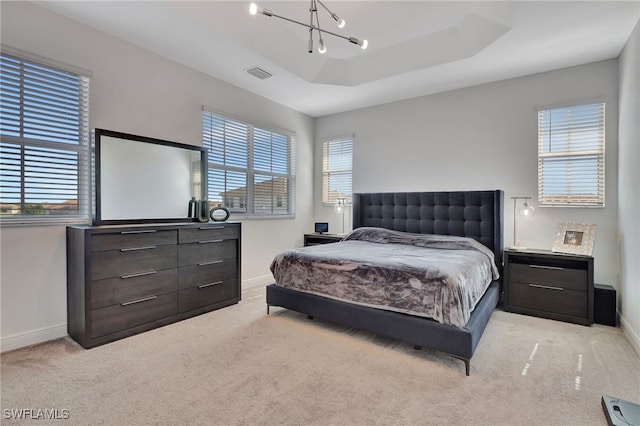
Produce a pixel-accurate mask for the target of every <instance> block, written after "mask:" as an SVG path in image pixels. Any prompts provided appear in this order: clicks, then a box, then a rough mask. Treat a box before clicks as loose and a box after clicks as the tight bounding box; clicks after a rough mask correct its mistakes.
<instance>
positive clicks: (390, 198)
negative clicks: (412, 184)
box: [353, 190, 504, 271]
mask: <svg viewBox="0 0 640 426" xmlns="http://www.w3.org/2000/svg"><path fill="white" fill-rule="evenodd" d="M503 216H504V193H503V191H501V190H495V191H453V192H383V193H372V194H353V228H354V229H355V228H360V227H363V226H375V227H378V228H386V229H393V230H396V231H404V232H413V233H417V234H439V235H456V236H460V237H470V238H473V239H475V240H477V241H480V242H481V243H482V244H484V245H485V246H487V247H488V248H489V249H491V250H492V251H493V253H494V255H495V260H496V265H497V266H498V268H499V269H500V270H501V271H502V251H503V249H504V242H503V224H504V217H503Z"/></svg>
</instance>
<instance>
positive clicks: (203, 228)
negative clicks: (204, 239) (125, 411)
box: [198, 226, 224, 231]
mask: <svg viewBox="0 0 640 426" xmlns="http://www.w3.org/2000/svg"><path fill="white" fill-rule="evenodd" d="M198 229H200V230H203V231H204V230H206V229H224V226H207V227H202V228H198Z"/></svg>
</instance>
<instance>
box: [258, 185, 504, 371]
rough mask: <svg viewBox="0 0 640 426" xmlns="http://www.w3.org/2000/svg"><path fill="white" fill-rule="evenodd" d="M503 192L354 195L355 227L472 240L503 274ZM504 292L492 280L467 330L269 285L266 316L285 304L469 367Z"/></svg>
mask: <svg viewBox="0 0 640 426" xmlns="http://www.w3.org/2000/svg"><path fill="white" fill-rule="evenodd" d="M503 206H504V194H503V192H502V191H501V190H495V191H457V192H393V193H374V194H353V228H354V229H355V228H359V227H363V226H375V227H379V228H387V229H392V230H396V231H404V232H413V233H420V234H441V235H456V236H462V237H471V238H473V239H475V240H477V241H479V242H481V243H482V244H484V245H485V246H487V247H488V248H489V249H490V250H492V251H493V253H494V256H495V261H496V265H497V266H498V270H499V271H500V276H502V253H503V249H504V243H503V215H504V212H503V209H504V208H503ZM501 294H502V284H501V279H498V280H496V281H493V282H492V283H491V284H490V286H489V288H488V289H487V291H486V292H485V294H484V296H483V297H482V299H481V300H480V301H479V302H478V304H477V305H476V308H475V309H474V311H473V312H472V314H471V318H470V319H469V321H468V322H467V324H466V325H465V326H464V327H462V328H461V327H456V326H453V325H447V324H441V323H439V322H437V321H434V320H431V319H428V318H423V317H417V316H412V315H408V314H403V313H398V312H392V311H385V310H382V309H376V308H370V307H366V306H360V305H355V304H352V303H347V302H343V301H339V300H333V299H329V298H326V297H322V296H317V295H314V294H309V293H303V292H300V291H296V290H291V289H288V288H284V287H279V286H278V285H277V284H271V285H268V286H267V314H268V313H269V307H270V306H280V307H284V308H287V309H291V310H294V311H297V312H301V313H304V314H307V315H308V316H309V317H310V318H313V317H318V318H320V319H323V320H328V321H332V322H336V323H339V324H342V325H346V326H348V327H354V328H358V329H361V330H364V331H368V332H372V333H375V334H378V335H381V336H385V337H389V338H393V339H397V340H400V341H403V342H406V343H409V344H412V345H414V347H416V349H420V348H422V347H425V348H430V349H434V350H437V351H441V352H445V353H447V354H449V355H452V356H454V357H456V358H459V359H461V360H463V361H464V363H465V372H466V375H467V376H468V375H469V372H470V367H471V365H470V364H471V357H472V356H473V353H474V352H475V349H476V346H477V345H478V342H479V341H480V337H481V336H482V333H483V332H484V329H485V327H486V325H487V323H488V322H489V318H490V317H491V314H492V312H493V311H494V309H495V308H496V306H497V305H498V302H499V301H500V298H501Z"/></svg>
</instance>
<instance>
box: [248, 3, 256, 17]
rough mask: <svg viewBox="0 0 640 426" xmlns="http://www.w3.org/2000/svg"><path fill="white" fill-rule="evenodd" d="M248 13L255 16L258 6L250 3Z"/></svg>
mask: <svg viewBox="0 0 640 426" xmlns="http://www.w3.org/2000/svg"><path fill="white" fill-rule="evenodd" d="M249 13H250V14H252V15H255V14H257V13H258V5H257V4H255V3H251V4H250V5H249Z"/></svg>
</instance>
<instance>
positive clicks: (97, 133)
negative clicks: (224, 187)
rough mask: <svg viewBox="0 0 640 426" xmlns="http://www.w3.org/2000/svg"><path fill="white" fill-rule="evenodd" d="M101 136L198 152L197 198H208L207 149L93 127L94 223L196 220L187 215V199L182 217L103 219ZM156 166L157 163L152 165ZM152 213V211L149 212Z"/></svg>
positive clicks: (196, 220)
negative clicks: (199, 183)
mask: <svg viewBox="0 0 640 426" xmlns="http://www.w3.org/2000/svg"><path fill="white" fill-rule="evenodd" d="M103 136H108V137H112V138H117V139H123V140H128V141H131V142H140V143H148V144H156V145H162V146H168V147H174V148H181V149H187V150H191V151H196V152H200V173H201V176H202V182H201V194H200V197H198V198H197V199H198V200H206V199H207V198H208V191H207V168H208V165H207V150H206V148H204V147H201V146H195V145H188V144H183V143H179V142H172V141H167V140H162V139H155V138H150V137H147V136H139V135H132V134H128V133H121V132H116V131H113V130H105V129H94V131H93V138H94V171H95V175H94V176H95V180H94V182H95V189H94V212H93V213H94V215H93V224H94V225H124V224H142V223H180V222H182V223H184V222H198V219H197V218H190V217H188V215H187V207H188V203H189V200H188V199H187V200H185V201H184V206H185V207H184V211H185V216H184V217H175V218H153V217H151V215H150V216H149V217H140V218H131V219H104V218H103V217H102V200H101V189H100V187H101V184H102V182H103V179H104V177H103V176H102V167H101V164H100V160H101V138H102V137H103ZM153 166H157V165H153ZM150 213H152V212H150Z"/></svg>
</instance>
